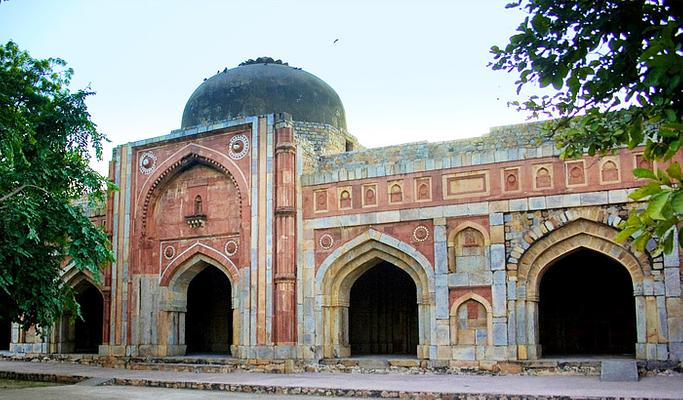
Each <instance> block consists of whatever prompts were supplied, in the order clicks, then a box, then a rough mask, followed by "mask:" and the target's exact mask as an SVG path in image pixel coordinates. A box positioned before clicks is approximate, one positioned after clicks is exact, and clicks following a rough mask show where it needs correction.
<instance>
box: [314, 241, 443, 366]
mask: <svg viewBox="0 0 683 400" xmlns="http://www.w3.org/2000/svg"><path fill="white" fill-rule="evenodd" d="M382 261H385V262H388V263H391V264H392V265H394V266H396V267H398V268H400V269H401V270H403V271H405V272H406V273H407V274H408V275H409V276H410V277H411V279H412V280H413V281H414V283H415V287H416V290H417V293H416V295H417V302H418V325H419V334H418V336H419V339H418V341H419V345H418V351H417V354H418V357H419V358H426V357H427V356H428V346H429V344H430V338H431V333H432V330H431V327H432V326H434V325H435V321H432V320H433V318H434V312H433V307H434V271H433V268H432V266H431V264H430V263H429V261H428V260H427V259H426V257H424V255H422V254H421V253H420V252H418V251H417V250H416V249H415V248H414V247H412V246H410V245H408V244H407V243H404V242H402V241H400V240H398V239H396V238H394V237H392V236H389V235H387V234H384V233H380V232H378V231H376V230H374V229H370V230H368V231H367V232H364V233H363V234H361V235H359V236H357V237H356V238H354V239H352V240H351V241H349V242H347V243H345V244H344V245H343V246H341V247H339V248H338V249H336V250H335V251H334V252H332V254H330V255H329V256H328V257H327V258H326V259H325V260H324V261H323V262H322V264H321V266H320V268H319V269H318V271H317V273H316V295H317V299H318V300H317V304H318V312H319V313H321V314H322V315H319V318H318V320H319V321H321V322H322V324H321V325H319V327H318V340H319V343H321V344H322V347H323V355H324V357H345V356H348V355H350V345H349V340H348V335H349V332H348V307H349V300H350V292H351V287H352V286H353V284H354V283H355V282H356V280H357V279H358V278H359V277H360V276H362V275H363V274H364V273H365V272H367V271H368V270H369V269H370V268H372V267H374V266H375V265H377V264H379V263H380V262H382Z"/></svg>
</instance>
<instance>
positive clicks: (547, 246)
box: [517, 219, 650, 301]
mask: <svg viewBox="0 0 683 400" xmlns="http://www.w3.org/2000/svg"><path fill="white" fill-rule="evenodd" d="M617 233H618V232H617V231H616V230H615V229H614V228H611V227H609V226H607V225H604V224H601V223H598V222H594V221H590V220H587V219H577V220H576V221H573V222H571V223H569V224H567V225H564V226H563V227H561V228H558V229H556V230H554V231H552V232H551V233H549V234H548V235H546V236H545V237H543V238H542V239H539V240H537V241H536V242H534V244H533V245H532V246H531V247H529V249H527V251H526V252H525V253H524V254H523V255H522V257H521V258H520V259H519V264H518V270H517V279H518V281H520V282H526V289H527V294H526V297H527V299H529V300H534V301H537V299H538V285H539V283H540V279H541V277H542V276H543V272H544V271H545V270H546V269H547V268H548V267H549V266H550V265H552V263H553V262H554V261H555V260H557V259H559V258H561V257H562V256H564V255H566V254H569V253H570V252H572V251H575V250H577V249H579V248H587V249H591V250H594V251H597V252H599V253H602V254H605V255H606V256H608V257H610V258H612V259H614V260H616V261H617V262H619V263H621V264H622V265H623V266H624V267H626V269H627V270H628V271H629V274H630V275H631V279H632V280H633V289H634V293H635V294H638V293H641V292H642V284H643V280H644V276H645V273H646V272H647V271H649V269H650V263H649V259H648V257H647V255H646V254H643V253H634V252H632V251H631V250H630V249H629V248H628V247H626V246H624V245H621V244H618V243H616V241H615V238H616V235H617Z"/></svg>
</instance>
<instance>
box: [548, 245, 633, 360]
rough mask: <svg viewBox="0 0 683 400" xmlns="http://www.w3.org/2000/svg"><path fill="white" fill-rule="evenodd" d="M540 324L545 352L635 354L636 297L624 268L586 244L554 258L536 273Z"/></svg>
mask: <svg viewBox="0 0 683 400" xmlns="http://www.w3.org/2000/svg"><path fill="white" fill-rule="evenodd" d="M539 327H540V343H541V345H542V351H543V354H544V356H549V355H578V354H634V353H635V342H636V322H635V300H634V297H633V282H632V281H631V276H630V275H629V273H628V270H627V269H626V268H625V267H624V266H623V265H621V264H620V263H618V262H617V261H615V260H613V259H612V258H610V257H607V256H605V255H603V254H601V253H598V252H595V251H592V250H587V249H581V250H577V251H576V252H573V253H571V254H569V255H567V256H565V257H563V258H561V259H560V260H558V261H556V262H555V263H554V264H553V265H551V266H550V267H549V268H548V269H547V270H546V272H545V274H544V275H543V277H542V278H541V284H540V301H539Z"/></svg>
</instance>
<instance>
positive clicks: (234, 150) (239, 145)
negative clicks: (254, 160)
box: [228, 134, 249, 160]
mask: <svg viewBox="0 0 683 400" xmlns="http://www.w3.org/2000/svg"><path fill="white" fill-rule="evenodd" d="M248 152H249V139H248V138H247V137H246V136H245V135H241V134H240V135H235V136H233V137H231V138H230V142H229V143H228V155H229V156H230V158H232V159H233V160H241V159H242V158H244V156H246V155H247V153H248Z"/></svg>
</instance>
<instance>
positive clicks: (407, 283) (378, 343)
mask: <svg viewBox="0 0 683 400" xmlns="http://www.w3.org/2000/svg"><path fill="white" fill-rule="evenodd" d="M416 293H417V288H416V286H415V282H414V281H413V279H412V278H411V277H410V275H408V274H407V273H406V272H405V271H403V270H401V269H400V268H398V267H396V266H395V265H392V264H390V263H388V262H381V263H379V264H377V265H376V266H374V267H372V268H371V269H369V270H368V271H366V272H365V273H364V274H363V275H361V276H360V277H359V278H358V279H357V280H356V282H355V283H354V284H353V286H352V287H351V296H350V301H349V344H350V345H351V355H352V356H353V355H359V354H410V355H415V354H416V350H417V345H418V311H417V296H416Z"/></svg>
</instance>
